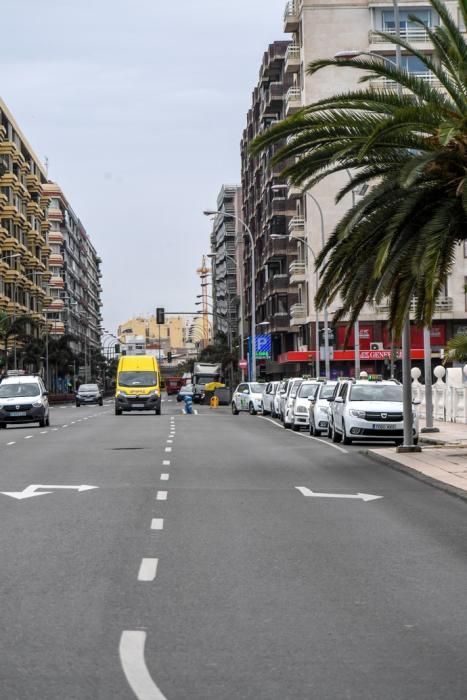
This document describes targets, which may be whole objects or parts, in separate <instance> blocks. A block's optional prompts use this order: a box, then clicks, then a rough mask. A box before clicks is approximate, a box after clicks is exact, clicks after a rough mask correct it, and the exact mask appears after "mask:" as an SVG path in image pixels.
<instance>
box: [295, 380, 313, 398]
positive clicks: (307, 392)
mask: <svg viewBox="0 0 467 700" xmlns="http://www.w3.org/2000/svg"><path fill="white" fill-rule="evenodd" d="M317 391H318V384H302V385H301V387H300V391H299V392H298V398H299V399H308V398H310V396H315V395H316V393H317Z"/></svg>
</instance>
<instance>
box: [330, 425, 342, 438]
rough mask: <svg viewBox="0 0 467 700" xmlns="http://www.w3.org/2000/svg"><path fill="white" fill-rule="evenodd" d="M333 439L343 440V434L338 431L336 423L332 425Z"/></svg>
mask: <svg viewBox="0 0 467 700" xmlns="http://www.w3.org/2000/svg"><path fill="white" fill-rule="evenodd" d="M331 439H332V441H333V442H340V441H341V435H340V434H339V433H338V432H337V430H336V429H335V427H334V425H333V426H332V432H331Z"/></svg>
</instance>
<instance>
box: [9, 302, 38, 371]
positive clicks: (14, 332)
mask: <svg viewBox="0 0 467 700" xmlns="http://www.w3.org/2000/svg"><path fill="white" fill-rule="evenodd" d="M35 325H36V322H35V320H34V319H33V318H31V317H30V316H28V315H22V316H15V317H13V316H11V315H9V314H6V313H5V312H0V340H1V342H2V346H3V348H2V350H3V363H2V364H3V366H4V367H5V368H6V367H7V366H8V343H9V340H10V339H11V338H13V337H16V338H18V339H20V340H27V338H28V337H29V336H28V335H27V333H26V331H27V329H28V326H35Z"/></svg>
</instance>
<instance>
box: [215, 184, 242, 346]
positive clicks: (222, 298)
mask: <svg viewBox="0 0 467 700" xmlns="http://www.w3.org/2000/svg"><path fill="white" fill-rule="evenodd" d="M241 204H242V199H241V188H240V187H239V186H238V185H223V186H222V188H221V190H220V192H219V196H218V197H217V206H216V209H217V211H219V212H225V216H222V215H221V214H218V215H217V216H216V217H215V218H214V221H213V226H212V232H211V255H210V257H211V279H212V311H213V331H214V335H215V334H216V333H217V332H221V333H224V334H225V335H226V336H227V337H228V338H229V339H230V340H231V341H233V340H234V338H236V337H237V335H238V332H239V327H238V323H239V296H238V294H239V287H238V285H237V267H238V261H237V250H238V246H237V241H238V239H239V238H240V237H241V236H242V232H241V226H240V224H239V221H238V219H236V218H234V217H240V218H241ZM229 214H230V215H232V216H229Z"/></svg>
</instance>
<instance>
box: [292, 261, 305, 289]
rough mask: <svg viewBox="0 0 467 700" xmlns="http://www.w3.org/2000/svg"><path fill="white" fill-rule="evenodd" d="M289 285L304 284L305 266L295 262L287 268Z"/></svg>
mask: <svg viewBox="0 0 467 700" xmlns="http://www.w3.org/2000/svg"><path fill="white" fill-rule="evenodd" d="M289 274H290V283H291V284H297V283H299V282H304V281H305V277H306V264H305V263H304V262H299V261H298V260H295V261H294V262H293V263H292V264H291V265H290V267H289Z"/></svg>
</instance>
